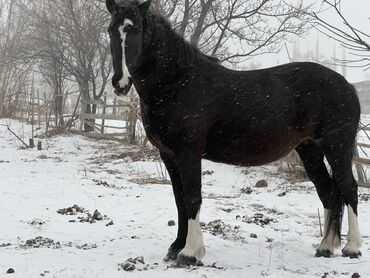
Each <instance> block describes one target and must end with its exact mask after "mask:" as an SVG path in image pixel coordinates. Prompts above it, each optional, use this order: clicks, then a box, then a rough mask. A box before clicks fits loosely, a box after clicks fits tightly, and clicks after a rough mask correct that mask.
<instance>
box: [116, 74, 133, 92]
mask: <svg viewBox="0 0 370 278" xmlns="http://www.w3.org/2000/svg"><path fill="white" fill-rule="evenodd" d="M131 87H132V79H131V78H129V83H128V84H127V85H126V86H124V87H121V86H119V85H118V84H117V86H115V88H114V93H115V94H116V95H117V96H126V95H127V94H128V93H129V92H130V89H131Z"/></svg>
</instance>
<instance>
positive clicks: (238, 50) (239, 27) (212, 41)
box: [154, 0, 310, 64]
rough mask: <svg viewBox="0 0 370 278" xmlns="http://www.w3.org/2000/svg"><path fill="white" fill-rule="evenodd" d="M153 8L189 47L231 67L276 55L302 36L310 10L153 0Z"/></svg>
mask: <svg viewBox="0 0 370 278" xmlns="http://www.w3.org/2000/svg"><path fill="white" fill-rule="evenodd" d="M154 4H155V5H154V7H155V10H156V11H158V12H162V11H163V10H164V13H163V12H162V14H164V15H165V16H167V17H168V18H169V19H170V21H171V22H172V23H173V26H174V27H175V29H176V31H177V32H178V33H179V34H180V35H183V36H185V37H186V38H187V39H188V40H189V42H190V43H191V44H193V45H195V46H198V47H199V48H201V49H202V51H203V52H204V53H206V54H209V55H213V56H217V57H218V58H220V60H221V61H226V62H230V63H232V64H237V63H238V62H240V61H242V60H244V59H248V58H250V57H252V56H255V55H260V54H263V53H266V52H276V51H279V50H280V48H281V46H282V45H283V43H284V42H286V41H287V40H289V38H290V37H291V35H298V36H299V35H302V34H303V33H304V32H306V31H307V30H308V28H309V25H308V24H307V21H308V20H309V17H308V15H307V12H308V11H309V9H310V6H305V7H304V6H302V4H300V5H297V6H292V5H288V4H286V3H285V2H284V1H283V0H256V1H245V0H226V1H225V0H182V1H177V0H155V1H154ZM160 7H164V8H162V9H161V8H160Z"/></svg>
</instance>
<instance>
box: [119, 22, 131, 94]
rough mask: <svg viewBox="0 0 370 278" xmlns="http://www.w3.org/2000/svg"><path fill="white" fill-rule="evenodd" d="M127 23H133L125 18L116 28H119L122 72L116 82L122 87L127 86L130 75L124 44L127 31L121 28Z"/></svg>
mask: <svg viewBox="0 0 370 278" xmlns="http://www.w3.org/2000/svg"><path fill="white" fill-rule="evenodd" d="M127 25H134V23H133V22H132V20H130V19H125V20H124V22H123V25H121V26H120V27H118V30H119V33H120V35H121V39H122V74H123V76H122V79H121V80H119V81H118V84H119V86H120V87H121V88H124V87H125V86H127V85H128V84H129V78H130V77H131V75H130V73H129V71H128V68H127V64H126V55H125V45H126V35H127V33H126V32H124V31H123V29H124V28H125V26H127Z"/></svg>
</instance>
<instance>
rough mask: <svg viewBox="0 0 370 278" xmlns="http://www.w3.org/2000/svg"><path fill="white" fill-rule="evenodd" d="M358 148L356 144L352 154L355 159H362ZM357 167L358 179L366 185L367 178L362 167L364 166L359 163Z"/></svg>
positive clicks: (356, 164)
mask: <svg viewBox="0 0 370 278" xmlns="http://www.w3.org/2000/svg"><path fill="white" fill-rule="evenodd" d="M357 148H358V147H357V145H356V144H355V146H354V147H353V150H352V154H353V157H354V158H359V157H360V155H359V154H358V149H357ZM355 167H356V172H357V177H358V180H359V182H361V183H365V182H366V178H365V174H364V168H363V167H362V165H360V164H358V163H355Z"/></svg>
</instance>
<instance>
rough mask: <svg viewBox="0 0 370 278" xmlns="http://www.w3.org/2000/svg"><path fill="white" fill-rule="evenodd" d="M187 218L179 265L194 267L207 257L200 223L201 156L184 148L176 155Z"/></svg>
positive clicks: (178, 257) (192, 150)
mask: <svg viewBox="0 0 370 278" xmlns="http://www.w3.org/2000/svg"><path fill="white" fill-rule="evenodd" d="M175 162H176V165H177V167H178V170H179V173H180V178H181V185H182V190H183V201H184V205H185V210H186V216H187V235H186V242H185V247H184V249H182V250H181V252H180V253H179V254H178V256H177V260H176V262H177V263H179V264H186V265H194V264H197V263H199V262H200V261H201V260H202V259H203V258H204V255H205V248H204V242H203V235H202V230H201V227H200V223H199V213H200V206H201V203H202V196H201V155H200V152H198V151H195V150H194V149H193V148H190V147H182V148H180V151H179V152H177V153H176V155H175Z"/></svg>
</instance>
